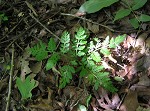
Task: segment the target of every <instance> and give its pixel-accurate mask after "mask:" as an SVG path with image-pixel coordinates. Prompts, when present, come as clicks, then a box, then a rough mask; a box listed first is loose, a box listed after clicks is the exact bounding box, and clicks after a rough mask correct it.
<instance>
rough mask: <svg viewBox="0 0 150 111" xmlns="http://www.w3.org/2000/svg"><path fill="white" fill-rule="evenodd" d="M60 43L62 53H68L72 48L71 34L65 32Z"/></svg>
mask: <svg viewBox="0 0 150 111" xmlns="http://www.w3.org/2000/svg"><path fill="white" fill-rule="evenodd" d="M60 42H61V45H60V51H61V52H62V53H67V52H68V51H69V47H70V34H69V33H68V32H67V31H65V32H63V34H62V36H61V40H60Z"/></svg>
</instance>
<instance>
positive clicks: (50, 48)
mask: <svg viewBox="0 0 150 111" xmlns="http://www.w3.org/2000/svg"><path fill="white" fill-rule="evenodd" d="M47 50H48V51H50V52H51V53H53V52H55V50H56V42H55V41H54V39H53V38H50V40H49V42H48V47H47Z"/></svg>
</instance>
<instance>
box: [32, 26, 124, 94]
mask: <svg viewBox="0 0 150 111" xmlns="http://www.w3.org/2000/svg"><path fill="white" fill-rule="evenodd" d="M89 36H90V35H89V34H88V31H87V30H86V29H84V28H82V27H80V28H78V29H77V30H76V33H75V37H74V38H72V41H71V39H70V34H69V32H67V31H65V32H64V33H63V34H62V36H61V40H60V42H61V44H60V47H59V49H57V50H56V43H55V41H54V39H53V38H50V40H49V43H48V46H47V47H46V45H45V44H44V43H42V42H40V43H39V44H37V45H35V46H34V47H32V48H31V49H30V51H31V54H32V55H33V56H35V58H36V59H37V60H43V59H45V58H46V57H47V54H45V53H46V52H49V53H51V56H50V58H48V60H47V63H46V66H45V68H46V70H51V69H52V68H53V67H55V66H56V65H57V64H59V63H61V65H60V64H59V68H58V71H59V72H60V74H61V79H60V81H59V87H60V88H64V87H65V86H66V85H67V84H69V83H70V81H71V80H73V76H74V75H75V74H77V76H78V77H79V78H87V79H88V81H89V82H88V83H89V84H91V85H93V86H94V88H95V89H98V87H100V86H103V87H104V88H105V89H107V90H109V91H111V92H115V91H117V89H116V88H115V87H114V86H113V84H112V82H111V80H110V78H109V72H106V71H105V69H104V66H103V65H102V61H103V59H104V58H105V57H109V56H110V55H111V51H112V49H114V48H116V47H117V46H118V45H119V44H120V43H121V42H123V41H124V39H125V35H123V36H118V37H116V38H111V39H110V38H109V37H106V39H105V40H104V41H103V42H101V40H99V39H98V38H94V39H93V40H91V41H90V42H89V43H88V42H87V40H88V38H89ZM41 47H42V48H41ZM42 51H43V52H44V53H42ZM39 54H40V56H37V55H39ZM97 63H99V64H100V65H97Z"/></svg>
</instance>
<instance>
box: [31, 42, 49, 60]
mask: <svg viewBox="0 0 150 111" xmlns="http://www.w3.org/2000/svg"><path fill="white" fill-rule="evenodd" d="M30 51H31V54H32V55H33V56H35V58H36V60H38V61H41V60H43V59H45V58H46V57H47V56H48V52H47V51H46V44H45V43H43V42H42V41H40V42H39V43H38V44H36V45H35V46H34V47H32V48H30Z"/></svg>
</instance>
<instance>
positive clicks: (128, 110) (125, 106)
mask: <svg viewBox="0 0 150 111" xmlns="http://www.w3.org/2000/svg"><path fill="white" fill-rule="evenodd" d="M138 106H139V103H138V100H137V92H136V91H132V90H129V92H128V94H127V96H126V97H125V99H124V102H123V103H122V105H121V106H120V110H119V111H135V110H136V109H137V108H138Z"/></svg>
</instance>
